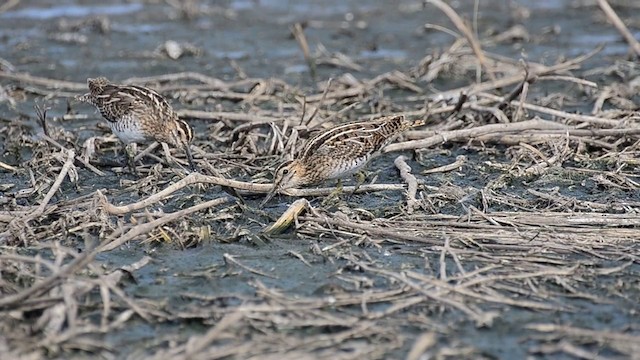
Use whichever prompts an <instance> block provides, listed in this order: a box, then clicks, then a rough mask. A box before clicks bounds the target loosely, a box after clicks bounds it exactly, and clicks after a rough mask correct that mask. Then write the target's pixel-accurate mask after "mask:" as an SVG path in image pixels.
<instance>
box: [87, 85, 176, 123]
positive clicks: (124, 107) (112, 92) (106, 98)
mask: <svg viewBox="0 0 640 360" xmlns="http://www.w3.org/2000/svg"><path fill="white" fill-rule="evenodd" d="M96 106H97V107H98V109H100V112H101V113H102V115H103V116H104V117H105V119H107V120H108V121H118V119H121V118H123V117H125V116H130V115H133V114H135V113H139V114H148V115H151V116H153V115H160V116H157V117H158V118H162V119H167V120H168V119H172V118H173V116H174V115H175V113H174V111H173V109H172V108H171V105H169V103H168V102H167V101H166V100H165V99H164V97H162V96H161V95H160V94H158V93H157V92H155V91H153V90H151V89H147V88H144V87H141V86H118V85H107V86H105V88H104V90H103V92H102V93H101V94H99V95H97V96H96Z"/></svg>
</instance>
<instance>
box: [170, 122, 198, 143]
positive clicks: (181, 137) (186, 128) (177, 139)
mask: <svg viewBox="0 0 640 360" xmlns="http://www.w3.org/2000/svg"><path fill="white" fill-rule="evenodd" d="M191 141H193V128H192V127H191V125H189V124H188V123H187V122H186V121H184V120H180V119H178V120H176V121H175V127H174V129H173V131H171V142H172V143H173V145H175V146H178V145H183V146H184V145H188V144H190V143H191Z"/></svg>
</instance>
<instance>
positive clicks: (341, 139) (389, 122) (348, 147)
mask: <svg viewBox="0 0 640 360" xmlns="http://www.w3.org/2000/svg"><path fill="white" fill-rule="evenodd" d="M405 123H406V122H405V121H404V116H402V115H400V116H392V117H385V118H380V119H376V120H372V121H366V122H357V123H349V124H344V125H340V126H336V127H334V128H331V129H329V130H327V131H325V132H322V133H321V134H318V135H317V136H315V137H314V138H312V139H311V140H310V141H309V143H308V144H307V145H306V146H305V148H304V150H303V152H302V154H301V158H310V157H312V156H316V155H319V156H325V155H331V156H344V157H350V158H359V157H362V156H370V155H371V154H373V153H376V152H378V151H380V150H381V149H382V147H384V146H385V145H386V144H387V143H388V142H389V141H390V140H391V138H392V137H393V136H395V135H396V134H398V133H399V132H400V131H402V130H404V129H405V128H406V124H405Z"/></svg>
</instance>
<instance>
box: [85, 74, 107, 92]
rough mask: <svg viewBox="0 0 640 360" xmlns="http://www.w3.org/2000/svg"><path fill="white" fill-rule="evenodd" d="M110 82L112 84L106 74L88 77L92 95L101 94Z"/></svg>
mask: <svg viewBox="0 0 640 360" xmlns="http://www.w3.org/2000/svg"><path fill="white" fill-rule="evenodd" d="M109 84H111V82H110V81H109V79H107V78H106V77H104V76H100V77H97V78H94V79H92V78H88V79H87V86H89V91H90V92H91V94H92V95H97V94H101V93H102V92H103V91H104V88H105V87H106V86H107V85H109Z"/></svg>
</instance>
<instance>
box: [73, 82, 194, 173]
mask: <svg viewBox="0 0 640 360" xmlns="http://www.w3.org/2000/svg"><path fill="white" fill-rule="evenodd" d="M87 85H88V86H89V92H88V93H86V94H84V95H82V96H76V100H78V101H82V102H86V103H89V104H91V105H93V106H95V107H96V108H98V110H99V111H100V114H102V116H103V117H104V118H105V119H106V120H107V124H108V125H109V128H111V131H112V132H113V133H114V134H115V135H116V136H117V137H118V138H119V139H120V140H121V141H122V142H123V143H124V144H125V151H126V153H127V159H128V163H129V166H130V167H131V170H132V171H133V172H135V165H134V163H133V161H134V160H133V156H134V155H135V151H136V143H143V142H148V141H152V140H154V141H159V142H163V143H166V144H169V145H172V146H175V147H182V148H183V149H184V151H185V152H186V154H187V159H188V160H189V165H190V166H191V170H193V171H195V169H196V167H195V165H194V163H193V157H192V156H191V149H190V148H189V145H190V144H191V141H192V140H193V129H192V128H191V126H189V124H187V122H186V121H184V120H180V119H179V118H178V114H177V113H176V112H175V111H174V110H173V108H172V107H171V105H169V103H168V102H167V100H166V99H165V98H164V97H163V96H162V95H160V94H158V93H157V92H155V91H153V90H151V89H149V88H146V87H142V86H136V85H116V84H112V83H111V82H110V81H109V80H108V79H107V78H105V77H98V78H95V79H91V78H89V79H87ZM167 155H169V154H168V153H167Z"/></svg>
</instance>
